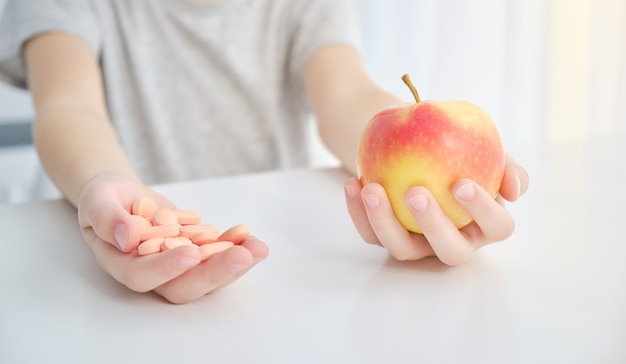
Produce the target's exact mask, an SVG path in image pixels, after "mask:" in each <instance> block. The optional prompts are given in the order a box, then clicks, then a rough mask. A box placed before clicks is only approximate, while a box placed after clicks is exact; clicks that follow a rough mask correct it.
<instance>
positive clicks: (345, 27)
mask: <svg viewBox="0 0 626 364" xmlns="http://www.w3.org/2000/svg"><path fill="white" fill-rule="evenodd" d="M292 1H293V0H292ZM352 1H353V0H302V1H294V3H296V4H297V5H294V7H293V8H292V10H293V12H294V13H293V14H292V22H293V23H292V26H293V29H294V30H293V32H292V35H293V38H292V48H291V62H290V72H291V74H292V75H295V76H297V77H299V76H301V75H302V72H303V71H304V67H305V66H306V63H307V61H308V60H309V59H310V58H311V56H312V55H313V54H314V53H315V51H316V50H318V49H319V48H321V47H323V46H325V45H329V44H346V45H348V46H351V47H353V48H355V49H357V50H360V48H361V44H360V38H359V37H360V34H359V24H358V21H357V16H356V9H355V8H354V6H353V2H352Z"/></svg>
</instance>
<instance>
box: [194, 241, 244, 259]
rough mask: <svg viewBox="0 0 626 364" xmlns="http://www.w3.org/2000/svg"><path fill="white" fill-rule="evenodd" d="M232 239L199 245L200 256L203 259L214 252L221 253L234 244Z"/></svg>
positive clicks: (209, 256)
mask: <svg viewBox="0 0 626 364" xmlns="http://www.w3.org/2000/svg"><path fill="white" fill-rule="evenodd" d="M234 245H235V244H234V243H233V242H232V241H218V242H216V243H211V244H204V245H201V246H200V247H199V249H200V256H201V257H202V258H201V259H202V260H203V261H205V260H207V259H209V258H211V257H212V256H214V255H215V254H218V253H221V252H223V251H224V250H227V249H229V248H231V247H232V246H234Z"/></svg>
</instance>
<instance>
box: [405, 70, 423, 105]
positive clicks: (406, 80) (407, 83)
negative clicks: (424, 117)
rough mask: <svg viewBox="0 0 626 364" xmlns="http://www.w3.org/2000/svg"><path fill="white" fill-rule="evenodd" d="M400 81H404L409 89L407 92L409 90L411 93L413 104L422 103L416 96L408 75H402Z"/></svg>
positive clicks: (418, 96) (415, 90)
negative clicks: (413, 99)
mask: <svg viewBox="0 0 626 364" xmlns="http://www.w3.org/2000/svg"><path fill="white" fill-rule="evenodd" d="M402 81H404V83H405V84H406V85H407V86H408V87H409V90H411V93H412V94H413V97H414V98H415V102H417V103H419V102H420V101H422V100H420V95H418V93H417V89H416V88H415V86H413V82H411V78H410V77H409V75H408V74H406V73H405V74H404V75H402Z"/></svg>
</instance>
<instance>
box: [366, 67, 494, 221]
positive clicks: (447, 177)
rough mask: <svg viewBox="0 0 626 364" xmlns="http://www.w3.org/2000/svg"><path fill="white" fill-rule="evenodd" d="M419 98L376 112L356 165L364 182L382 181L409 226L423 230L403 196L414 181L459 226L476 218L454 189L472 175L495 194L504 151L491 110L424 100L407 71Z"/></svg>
mask: <svg viewBox="0 0 626 364" xmlns="http://www.w3.org/2000/svg"><path fill="white" fill-rule="evenodd" d="M402 79H403V80H404V82H405V83H406V84H407V86H408V87H409V88H410V89H411V92H412V93H413V96H414V98H415V101H416V102H415V103H409V104H402V105H398V106H395V107H391V108H388V109H385V110H383V111H381V112H379V113H378V114H376V115H375V116H374V117H373V118H372V120H371V121H370V123H369V124H368V126H367V127H366V129H365V130H364V132H363V136H362V139H361V144H360V147H359V151H358V169H359V174H360V179H361V183H362V184H363V185H365V184H367V183H371V182H376V183H379V184H381V185H382V186H383V187H384V188H385V190H386V192H387V194H388V196H389V200H390V203H391V205H392V208H393V211H394V214H395V215H396V217H397V218H398V220H399V221H400V223H401V224H402V225H403V226H404V227H405V228H406V229H407V230H409V231H413V232H416V233H421V232H422V230H421V228H420V226H419V225H418V224H417V222H416V221H415V219H414V218H413V215H412V214H411V212H410V211H409V209H408V207H407V206H406V204H405V202H404V195H405V193H406V191H407V190H408V189H409V188H410V187H412V186H424V187H426V188H428V189H429V190H430V191H431V193H432V194H433V196H434V197H435V199H436V200H437V202H438V203H439V205H440V206H441V208H442V210H443V211H444V212H445V214H446V215H447V216H448V217H449V218H450V219H451V220H452V221H453V222H454V224H455V225H456V226H457V227H458V228H461V227H463V226H466V225H467V224H469V223H470V222H471V221H472V218H471V216H470V215H469V214H468V213H467V212H466V211H465V210H464V209H463V208H462V207H461V206H460V205H459V204H458V203H457V202H456V200H455V199H454V197H453V196H452V194H451V192H450V188H451V186H452V184H454V182H456V181H457V180H459V179H461V178H469V179H471V180H473V181H475V182H476V183H478V184H479V185H480V186H481V187H483V188H484V189H485V190H486V191H487V192H488V193H489V194H490V195H491V196H493V197H494V198H495V196H496V195H497V194H498V191H499V189H500V185H501V183H502V178H503V174H504V165H505V153H504V150H503V147H502V141H501V139H500V135H499V133H498V130H497V128H496V126H495V124H494V122H493V121H492V120H491V118H490V117H489V115H487V113H485V112H484V111H483V110H482V109H480V108H479V107H478V106H476V105H473V104H471V103H468V102H464V101H447V102H444V101H421V100H420V98H419V96H418V94H417V91H416V90H415V88H414V87H413V85H412V83H411V81H410V79H409V78H408V76H407V75H404V76H403V78H402Z"/></svg>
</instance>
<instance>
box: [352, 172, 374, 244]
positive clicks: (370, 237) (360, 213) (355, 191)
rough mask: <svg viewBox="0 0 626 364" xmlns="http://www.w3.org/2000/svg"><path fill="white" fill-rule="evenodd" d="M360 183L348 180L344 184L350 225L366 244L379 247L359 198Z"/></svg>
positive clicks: (353, 179)
mask: <svg viewBox="0 0 626 364" xmlns="http://www.w3.org/2000/svg"><path fill="white" fill-rule="evenodd" d="M362 187H363V186H362V185H361V182H360V181H359V180H358V179H356V178H350V179H348V180H347V181H346V182H345V184H344V192H345V198H346V204H347V206H348V213H349V214H350V217H351V218H352V223H353V224H354V226H355V227H356V229H357V231H358V232H359V234H360V235H361V238H363V240H364V241H365V242H366V243H369V244H377V245H380V241H379V240H378V237H377V236H376V233H375V232H374V230H373V229H372V226H371V225H370V222H369V218H368V216H367V212H366V211H365V206H364V205H363V198H362V197H361V189H362Z"/></svg>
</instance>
